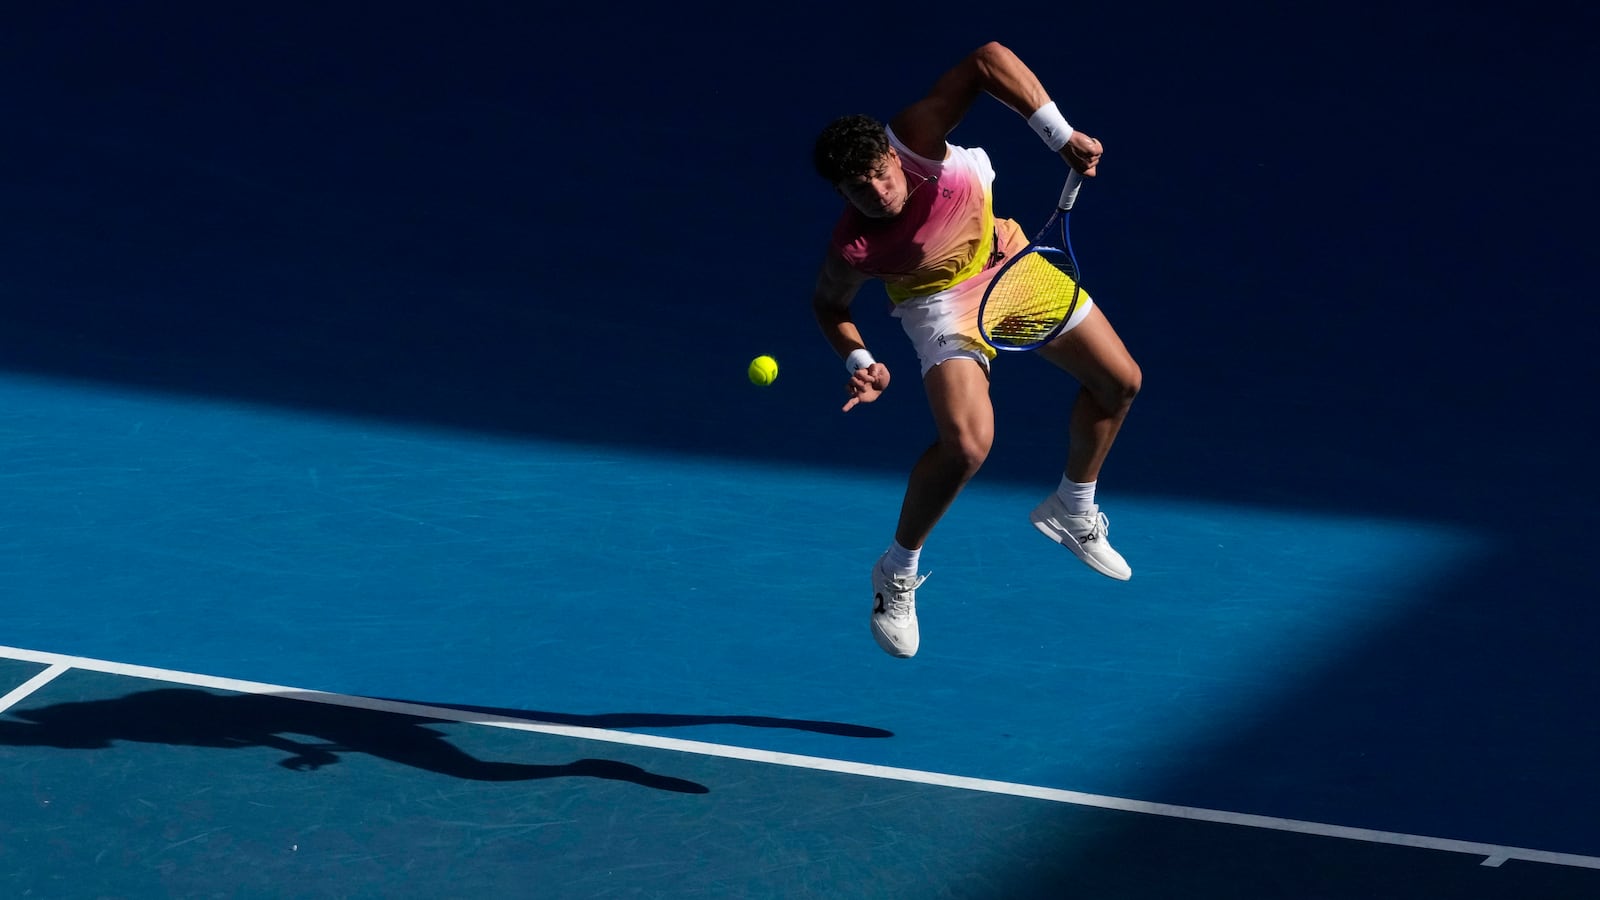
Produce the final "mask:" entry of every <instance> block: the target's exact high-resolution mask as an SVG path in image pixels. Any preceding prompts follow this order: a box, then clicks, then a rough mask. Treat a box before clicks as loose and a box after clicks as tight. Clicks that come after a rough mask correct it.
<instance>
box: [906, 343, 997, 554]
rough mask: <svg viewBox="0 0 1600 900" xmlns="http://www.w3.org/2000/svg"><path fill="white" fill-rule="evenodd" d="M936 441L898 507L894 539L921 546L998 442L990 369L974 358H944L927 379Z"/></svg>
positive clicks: (913, 470) (925, 453)
mask: <svg viewBox="0 0 1600 900" xmlns="http://www.w3.org/2000/svg"><path fill="white" fill-rule="evenodd" d="M922 382H923V385H924V387H925V388H926V390H927V394H928V405H929V407H930V408H931V410H932V412H933V422H934V427H935V428H936V429H937V433H938V437H937V439H936V440H934V442H933V444H932V446H930V447H928V449H927V450H925V451H924V452H923V454H922V456H921V458H919V459H918V460H917V464H916V466H914V467H913V468H912V470H911V478H910V479H909V481H908V483H907V485H906V495H905V499H904V501H902V503H901V506H900V521H899V524H898V525H897V526H896V528H895V535H894V537H895V540H896V541H898V542H899V543H900V545H901V546H903V547H909V548H913V549H916V548H921V547H922V545H923V544H924V543H925V542H926V541H927V540H928V535H929V534H931V533H932V532H933V527H934V526H935V525H937V524H938V522H939V520H940V519H941V518H943V517H944V514H945V512H946V511H947V510H949V509H950V504H952V503H954V502H955V499H956V495H957V494H959V493H961V489H962V488H963V487H965V486H966V484H967V482H968V481H970V480H971V479H972V476H973V475H976V474H977V473H978V469H979V468H980V467H981V466H982V465H983V461H984V460H985V459H987V458H988V456H989V448H990V446H992V445H993V444H994V407H993V405H991V403H990V400H989V370H988V369H986V368H985V367H984V366H983V365H982V364H981V363H979V362H978V361H976V360H974V359H968V358H959V359H951V360H946V361H945V362H943V363H940V364H939V365H936V366H934V367H933V368H931V369H929V370H928V374H927V375H925V376H923V379H922Z"/></svg>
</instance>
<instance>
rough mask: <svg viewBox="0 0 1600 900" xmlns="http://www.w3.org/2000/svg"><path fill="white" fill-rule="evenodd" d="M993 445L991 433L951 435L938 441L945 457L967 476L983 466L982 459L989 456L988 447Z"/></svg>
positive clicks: (969, 476) (970, 475) (975, 472)
mask: <svg viewBox="0 0 1600 900" xmlns="http://www.w3.org/2000/svg"><path fill="white" fill-rule="evenodd" d="M993 445H994V436H993V435H991V434H979V433H976V432H970V433H963V434H958V435H952V436H949V437H946V438H943V439H941V440H940V441H939V446H940V449H941V450H943V451H944V455H945V458H946V459H947V460H949V461H950V462H951V463H952V464H953V465H955V466H958V467H959V468H960V469H961V471H962V473H963V474H964V475H965V476H966V477H968V478H971V477H972V476H973V475H976V474H977V473H978V470H979V469H981V468H983V463H984V460H987V459H988V458H989V449H990V447H992V446H993Z"/></svg>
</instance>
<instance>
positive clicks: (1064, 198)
mask: <svg viewBox="0 0 1600 900" xmlns="http://www.w3.org/2000/svg"><path fill="white" fill-rule="evenodd" d="M1080 187H1083V176H1082V175H1080V174H1078V170H1077V169H1072V170H1070V171H1068V172H1067V186H1066V187H1064V188H1062V189H1061V202H1060V203H1058V204H1056V209H1059V210H1062V211H1063V212H1065V211H1066V210H1069V209H1071V208H1072V204H1073V203H1074V202H1075V201H1076V200H1077V199H1078V188H1080Z"/></svg>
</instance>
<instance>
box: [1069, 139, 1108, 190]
mask: <svg viewBox="0 0 1600 900" xmlns="http://www.w3.org/2000/svg"><path fill="white" fill-rule="evenodd" d="M1104 150H1105V148H1104V147H1103V146H1101V144H1100V140H1099V139H1098V138H1092V137H1090V136H1088V135H1087V134H1084V133H1083V132H1081V131H1074V132H1073V133H1072V137H1070V138H1068V139H1067V143H1066V146H1064V147H1062V148H1061V158H1062V159H1064V160H1066V161H1067V165H1069V166H1071V167H1073V168H1074V169H1077V170H1078V171H1079V172H1081V173H1083V174H1084V175H1086V176H1088V177H1090V178H1093V177H1094V175H1095V171H1094V170H1095V167H1096V166H1098V165H1100V154H1101V152H1102V151H1104Z"/></svg>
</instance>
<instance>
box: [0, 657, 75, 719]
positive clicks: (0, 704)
mask: <svg viewBox="0 0 1600 900" xmlns="http://www.w3.org/2000/svg"><path fill="white" fill-rule="evenodd" d="M69 668H71V666H68V665H66V664H65V663H54V664H52V665H51V666H50V667H49V668H47V669H45V670H44V671H43V672H40V673H39V674H37V675H35V676H33V677H32V678H29V679H28V680H27V681H24V682H23V683H22V684H19V685H17V687H16V689H15V690H13V691H11V692H10V693H8V694H6V695H5V696H4V697H0V713H3V712H5V711H6V710H8V709H10V708H11V707H13V706H16V705H17V704H18V703H21V702H22V700H23V698H24V697H27V696H28V695H29V694H31V693H33V692H34V691H37V690H38V689H39V688H42V687H44V686H45V685H47V684H49V683H50V682H52V681H55V680H56V676H58V675H60V674H61V673H62V672H65V671H67V670H68V669H69Z"/></svg>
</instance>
